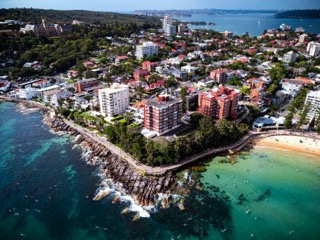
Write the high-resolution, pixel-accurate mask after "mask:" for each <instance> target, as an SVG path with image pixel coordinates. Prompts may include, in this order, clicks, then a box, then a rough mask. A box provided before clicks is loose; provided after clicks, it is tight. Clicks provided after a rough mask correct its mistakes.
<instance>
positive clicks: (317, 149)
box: [254, 135, 320, 157]
mask: <svg viewBox="0 0 320 240" xmlns="http://www.w3.org/2000/svg"><path fill="white" fill-rule="evenodd" d="M254 145H255V146H258V147H270V148H277V149H283V150H289V151H292V152H298V153H303V154H309V155H313V156H319V157H320V140H319V139H316V138H309V137H305V136H290V135H283V136H270V137H265V138H260V139H257V140H256V141H255V144H254Z"/></svg>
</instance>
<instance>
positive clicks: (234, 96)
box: [198, 86, 240, 119]
mask: <svg viewBox="0 0 320 240" xmlns="http://www.w3.org/2000/svg"><path fill="white" fill-rule="evenodd" d="M239 95H240V91H238V90H235V89H232V88H227V87H225V86H219V87H218V88H214V89H212V90H210V91H207V92H200V93H199V97H198V111H200V112H201V113H203V114H204V115H207V116H210V117H212V118H215V119H222V118H228V117H230V118H232V119H236V118H237V108H238V101H239Z"/></svg>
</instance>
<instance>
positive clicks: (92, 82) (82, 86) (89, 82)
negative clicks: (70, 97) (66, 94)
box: [74, 78, 99, 92]
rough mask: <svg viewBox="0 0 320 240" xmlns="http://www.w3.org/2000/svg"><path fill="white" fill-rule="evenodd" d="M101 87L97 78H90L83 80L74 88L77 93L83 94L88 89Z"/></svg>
mask: <svg viewBox="0 0 320 240" xmlns="http://www.w3.org/2000/svg"><path fill="white" fill-rule="evenodd" d="M98 85H99V82H98V80H97V79H95V78H90V79H82V80H79V81H77V82H76V83H75V84H74V87H75V88H76V91H77V92H82V91H84V90H86V89H87V88H92V87H97V86H98Z"/></svg>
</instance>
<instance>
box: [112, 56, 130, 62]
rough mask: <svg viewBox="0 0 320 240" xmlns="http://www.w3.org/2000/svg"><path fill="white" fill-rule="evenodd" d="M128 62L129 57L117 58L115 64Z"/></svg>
mask: <svg viewBox="0 0 320 240" xmlns="http://www.w3.org/2000/svg"><path fill="white" fill-rule="evenodd" d="M126 60H128V56H117V57H116V58H115V60H114V62H115V64H119V63H121V62H122V61H126Z"/></svg>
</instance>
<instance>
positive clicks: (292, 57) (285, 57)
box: [282, 51, 297, 63]
mask: <svg viewBox="0 0 320 240" xmlns="http://www.w3.org/2000/svg"><path fill="white" fill-rule="evenodd" d="M296 60H297V54H295V53H294V52H293V51H290V52H287V53H286V54H284V55H283V59H282V61H284V62H287V63H290V62H295V61H296Z"/></svg>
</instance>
